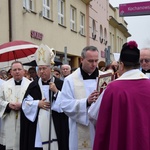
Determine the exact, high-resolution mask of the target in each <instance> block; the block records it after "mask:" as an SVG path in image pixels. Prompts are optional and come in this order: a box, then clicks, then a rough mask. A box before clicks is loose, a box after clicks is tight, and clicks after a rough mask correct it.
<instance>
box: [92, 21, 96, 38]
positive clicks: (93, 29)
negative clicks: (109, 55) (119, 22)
mask: <svg viewBox="0 0 150 150" xmlns="http://www.w3.org/2000/svg"><path fill="white" fill-rule="evenodd" d="M92 39H94V40H95V39H96V23H95V20H94V19H92Z"/></svg>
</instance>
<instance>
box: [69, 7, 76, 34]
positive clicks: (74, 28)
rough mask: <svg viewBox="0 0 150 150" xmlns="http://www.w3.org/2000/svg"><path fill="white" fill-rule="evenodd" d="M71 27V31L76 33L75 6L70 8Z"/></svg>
mask: <svg viewBox="0 0 150 150" xmlns="http://www.w3.org/2000/svg"><path fill="white" fill-rule="evenodd" d="M70 27H71V30H73V31H76V9H75V8H74V7H73V6H71V8H70Z"/></svg>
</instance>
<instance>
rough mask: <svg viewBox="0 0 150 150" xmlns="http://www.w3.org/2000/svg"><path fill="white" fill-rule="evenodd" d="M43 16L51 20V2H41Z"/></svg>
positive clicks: (45, 0) (44, 0)
mask: <svg viewBox="0 0 150 150" xmlns="http://www.w3.org/2000/svg"><path fill="white" fill-rule="evenodd" d="M43 16H44V17H46V18H48V19H51V0H43Z"/></svg>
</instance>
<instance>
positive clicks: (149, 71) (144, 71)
mask: <svg viewBox="0 0 150 150" xmlns="http://www.w3.org/2000/svg"><path fill="white" fill-rule="evenodd" d="M142 72H143V73H144V74H146V73H150V69H149V70H147V71H146V70H144V69H142Z"/></svg>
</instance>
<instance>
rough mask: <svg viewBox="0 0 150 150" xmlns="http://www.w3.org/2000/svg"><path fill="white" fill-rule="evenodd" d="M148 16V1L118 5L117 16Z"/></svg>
mask: <svg viewBox="0 0 150 150" xmlns="http://www.w3.org/2000/svg"><path fill="white" fill-rule="evenodd" d="M141 15H150V1H147V2H138V3H126V4H120V5H119V16H120V17H124V16H141Z"/></svg>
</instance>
